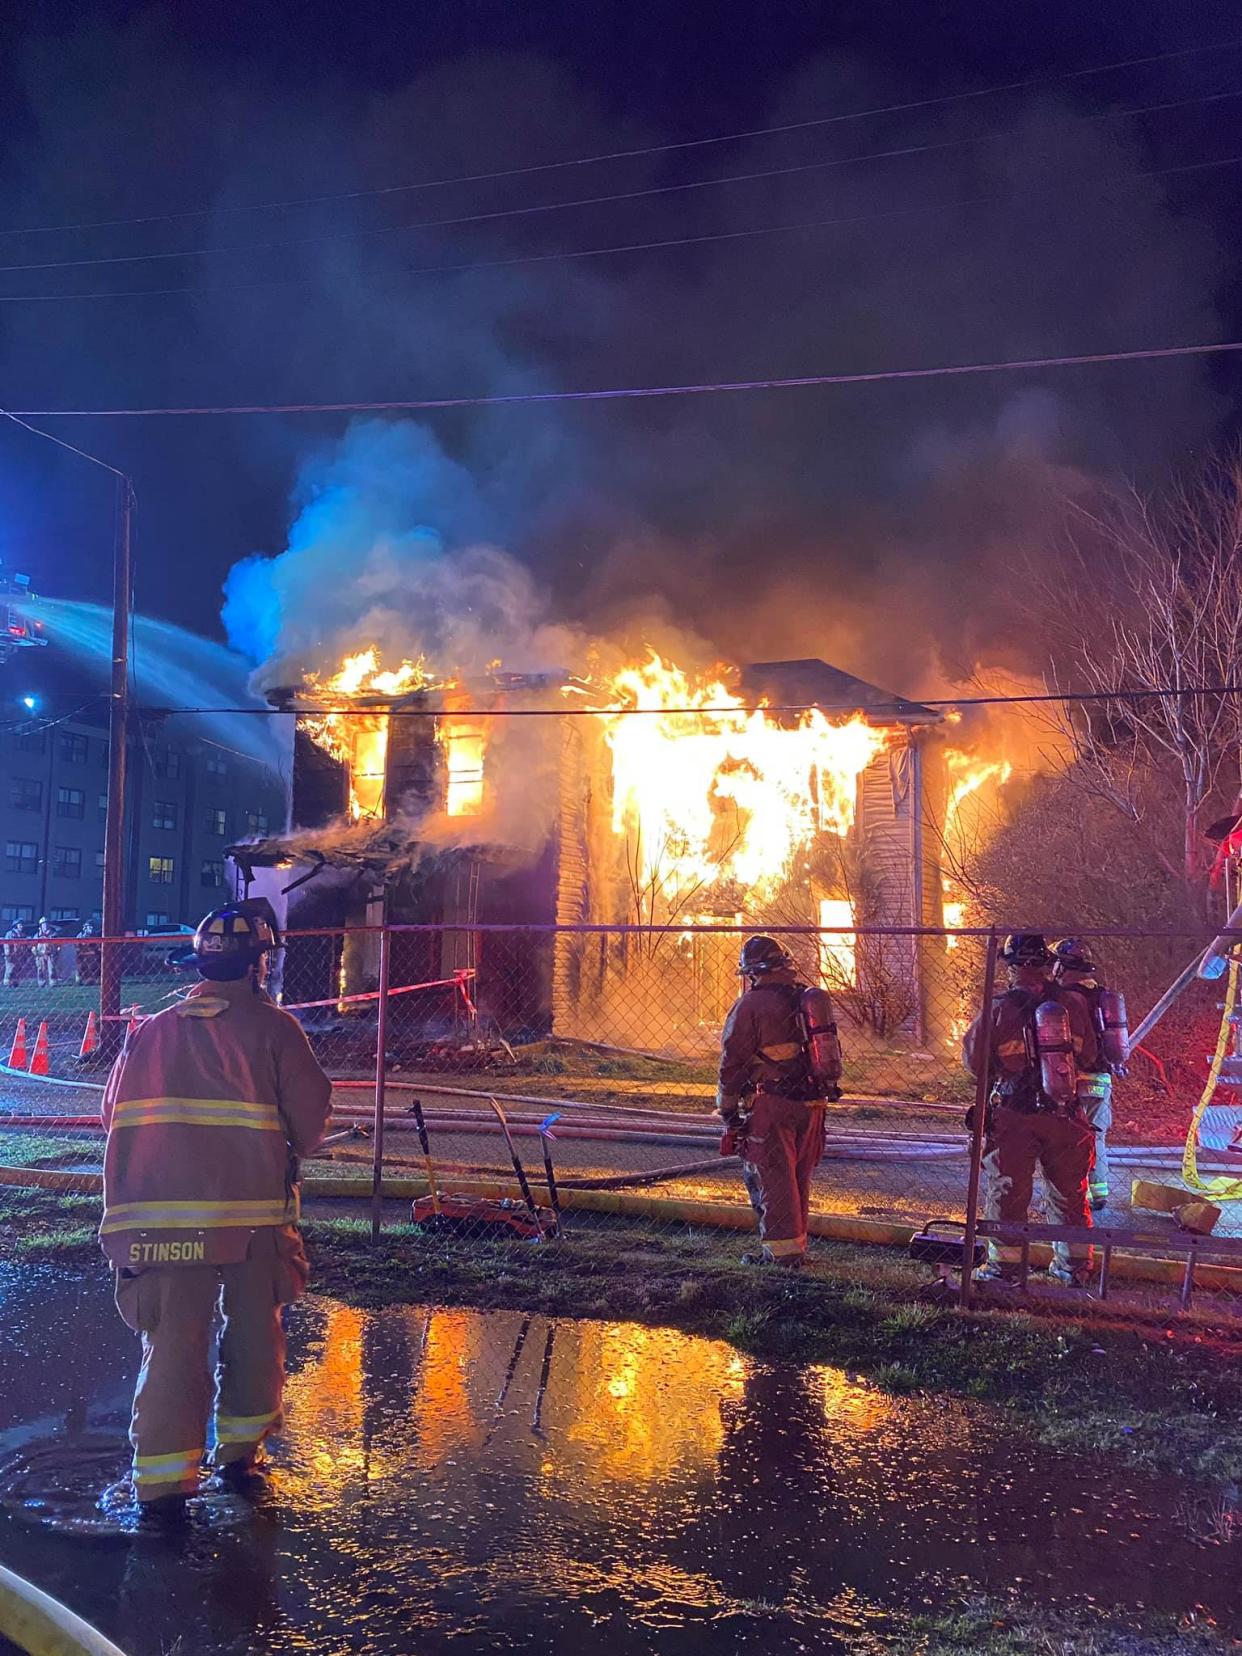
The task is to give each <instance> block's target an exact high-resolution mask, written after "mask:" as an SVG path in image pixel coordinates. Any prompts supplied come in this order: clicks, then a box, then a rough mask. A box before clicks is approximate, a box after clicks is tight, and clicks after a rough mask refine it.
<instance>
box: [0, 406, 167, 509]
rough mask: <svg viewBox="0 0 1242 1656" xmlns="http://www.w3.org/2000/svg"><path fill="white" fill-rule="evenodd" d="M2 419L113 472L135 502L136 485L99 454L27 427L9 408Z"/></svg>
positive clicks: (5, 410)
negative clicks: (10, 421) (88, 451)
mask: <svg viewBox="0 0 1242 1656" xmlns="http://www.w3.org/2000/svg"><path fill="white" fill-rule="evenodd" d="M0 417H2V418H4V419H6V420H12V422H13V424H14V425H16V426H21V428H22V430H23V431H28V432H30V434H31V435H32V436H34V437H45V438H46V439H47V441H48V442H49V443H55V444H56V446H57V448H63V449H68V450H69V453H70V454H76V455H77V456H78V458H79V459H80V460H89V461H90V463H91V465H92V466H102V468H103V469H104V471H106V472H111V473H112V475H113V477H119V478H120V480H121V482H122V483H123V484H124V485H125V487H126V489H127V490H128V491H129V498H130V499H131V501H132V500H133V498H134V485H133V484H132V483H131V482H130V480H129V478H128V477H127V476H126V474H125V473H124V472H123V471H119V470H118V469H117V468H116V467H115V466H110V465H109V464H108V462H107V461H106V460H101V459H100V458H99V456H98V455H97V454H88V453H87V451H86V450H85V449H80V448H75V447H74V445H73V444H72V443H67V442H65V440H64V438H63V437H54V436H53V435H52V433H51V432H50V431H40V430H39V428H38V426H32V425H27V424H26V421H25V420H23V419H22V418H21V417H20V416H19V415H17V414H12V413H10V412H9V410H8V409H7V408H0Z"/></svg>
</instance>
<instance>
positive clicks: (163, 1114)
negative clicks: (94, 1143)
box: [112, 1098, 284, 1133]
mask: <svg viewBox="0 0 1242 1656" xmlns="http://www.w3.org/2000/svg"><path fill="white" fill-rule="evenodd" d="M167 1122H172V1123H176V1124H179V1125H183V1126H190V1127H250V1128H253V1129H254V1130H255V1131H256V1132H262V1133H279V1132H283V1130H284V1129H283V1127H282V1125H281V1120H280V1117H279V1115H278V1114H277V1112H276V1108H275V1106H274V1105H272V1104H256V1103H253V1102H249V1101H247V1100H245V1099H240V1098H126V1099H122V1100H121V1102H120V1103H119V1104H118V1105H117V1106H116V1107H115V1109H114V1110H113V1112H112V1126H113V1128H114V1129H115V1128H118V1127H145V1126H151V1125H162V1124H164V1123H167Z"/></svg>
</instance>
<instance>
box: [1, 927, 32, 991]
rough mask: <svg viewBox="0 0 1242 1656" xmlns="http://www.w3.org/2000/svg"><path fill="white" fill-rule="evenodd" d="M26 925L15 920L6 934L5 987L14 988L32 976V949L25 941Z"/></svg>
mask: <svg viewBox="0 0 1242 1656" xmlns="http://www.w3.org/2000/svg"><path fill="white" fill-rule="evenodd" d="M25 936H26V927H25V925H24V924H23V922H22V921H20V920H14V922H13V924H12V925H11V926H10V927H9V929H8V931H6V932H5V934H4V987H5V988H6V989H12V988H14V987H15V986H16V985H17V984H19V983H24V982H25V981H26V979H27V978H28V977H29V976H30V950H29V948H28V947H27V946H26V943H25V941H24V939H25Z"/></svg>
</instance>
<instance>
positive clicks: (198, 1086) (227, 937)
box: [100, 900, 332, 1518]
mask: <svg viewBox="0 0 1242 1656" xmlns="http://www.w3.org/2000/svg"><path fill="white" fill-rule="evenodd" d="M280 947H281V940H280V935H279V932H278V930H277V927H276V922H275V916H274V915H273V914H272V911H271V908H270V905H268V904H267V903H266V902H263V901H262V900H260V901H257V902H242V903H235V904H231V905H229V906H226V907H224V908H220V909H217V910H215V911H214V912H213V913H212V914H209V915H208V916H207V917H206V919H204V920H203V921H202V923H201V924H200V926H199V928H198V930H197V932H196V933H195V936H194V954H195V960H196V964H197V968H198V971H199V974H200V976H201V978H202V982H200V983H197V984H195V985H194V987H193V988H192V989H191V990H190V992H189V994H188V995H187V996H186V998H185V999H184V1000H183V1001H181V1002H179V1003H178V1004H177V1005H176V1006H173V1007H170V1008H169V1009H168V1010H167V1011H164V1012H160V1013H158V1014H157V1015H156V1016H154V1017H151V1018H147V1019H145V1020H144V1021H142V1022H141V1023H138V1024H136V1025H135V1026H133V1027H132V1028H131V1030H130V1033H129V1035H128V1037H127V1039H126V1043H125V1048H124V1050H123V1051H122V1053H121V1056H120V1058H119V1059H118V1060H117V1062H116V1065H115V1067H114V1069H113V1071H112V1074H111V1076H110V1077H109V1080H108V1085H107V1088H106V1090H105V1093H104V1102H103V1120H104V1126H105V1127H106V1129H107V1133H108V1139H107V1146H106V1149H105V1152H104V1214H103V1221H102V1223H101V1225H100V1243H101V1245H102V1247H103V1250H104V1252H105V1253H106V1254H107V1256H108V1258H109V1260H110V1261H111V1263H112V1264H113V1265H114V1266H115V1267H116V1270H117V1291H116V1298H117V1307H118V1309H119V1311H120V1313H121V1315H122V1317H123V1318H124V1319H125V1321H126V1323H128V1325H129V1326H130V1327H131V1328H132V1329H134V1331H135V1332H136V1333H138V1334H140V1335H141V1336H142V1366H141V1368H140V1370H139V1374H138V1384H137V1387H136V1389H135V1392H134V1410H133V1420H132V1424H131V1427H130V1440H131V1442H132V1443H133V1446H134V1462H133V1482H134V1489H135V1493H136V1495H137V1497H138V1500H139V1502H140V1503H142V1510H143V1514H144V1516H151V1517H162V1518H175V1517H176V1516H177V1515H178V1513H179V1512H180V1511H181V1510H182V1509H183V1507H184V1500H185V1497H186V1496H187V1495H190V1494H192V1493H193V1492H194V1491H195V1490H196V1489H197V1487H198V1476H199V1465H200V1462H201V1461H202V1459H203V1453H204V1447H205V1435H206V1427H207V1421H208V1416H209V1415H210V1414H211V1413H212V1388H211V1375H210V1371H209V1350H210V1345H211V1335H212V1327H213V1321H214V1318H215V1313H216V1310H217V1306H219V1309H220V1310H221V1312H222V1314H223V1332H222V1333H221V1336H220V1347H219V1366H218V1369H217V1374H216V1388H215V1405H214V1425H215V1453H214V1461H215V1465H216V1467H217V1469H218V1471H219V1473H220V1476H221V1477H222V1479H223V1481H224V1482H225V1483H226V1484H229V1485H231V1486H233V1487H236V1488H239V1489H246V1488H248V1487H250V1486H251V1483H252V1481H253V1480H254V1479H255V1474H256V1473H257V1472H258V1471H259V1469H260V1467H261V1445H262V1443H263V1440H264V1439H265V1438H266V1437H267V1436H268V1434H269V1433H270V1432H273V1431H276V1430H278V1429H279V1426H280V1419H281V1407H280V1406H281V1393H282V1390H283V1386H284V1332H283V1329H282V1326H281V1309H280V1308H281V1307H282V1306H283V1305H287V1304H289V1303H290V1302H291V1301H293V1300H295V1299H297V1297H298V1296H299V1295H300V1294H301V1293H302V1291H303V1289H304V1288H305V1286H306V1280H307V1263H306V1255H305V1253H304V1251H303V1248H302V1243H301V1239H300V1237H299V1234H298V1230H297V1223H296V1221H297V1211H298V1209H297V1158H299V1157H301V1156H305V1155H306V1154H307V1153H308V1152H309V1151H311V1150H312V1149H314V1147H315V1145H316V1144H318V1142H319V1140H320V1139H321V1138H322V1136H323V1132H324V1128H325V1126H326V1124H327V1119H328V1111H329V1106H330V1100H331V1095H332V1085H331V1082H330V1081H329V1080H328V1078H327V1076H326V1075H325V1074H324V1072H323V1071H322V1069H320V1067H319V1064H318V1063H317V1062H316V1060H315V1057H314V1055H313V1053H312V1052H311V1049H310V1044H309V1042H308V1041H307V1039H306V1036H305V1035H304V1034H303V1032H302V1029H301V1026H300V1025H299V1024H298V1023H297V1021H296V1019H294V1018H293V1016H292V1015H291V1014H290V1013H288V1012H284V1011H282V1010H281V1009H280V1008H279V1007H278V1006H277V1005H276V1004H275V1002H274V1001H273V1000H271V998H270V997H269V996H268V994H267V992H266V990H265V989H264V987H263V984H264V980H265V977H266V973H267V964H268V958H269V956H270V955H271V953H272V951H273V950H274V949H278V948H280Z"/></svg>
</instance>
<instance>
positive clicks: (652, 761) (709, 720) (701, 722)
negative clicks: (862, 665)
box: [600, 650, 886, 905]
mask: <svg viewBox="0 0 1242 1656" xmlns="http://www.w3.org/2000/svg"><path fill="white" fill-rule="evenodd" d="M611 688H612V690H613V693H614V695H615V697H616V702H615V703H614V706H613V708H611V709H609V710H607V711H601V715H600V716H601V718H602V719H603V720H604V721H605V726H606V730H607V739H608V744H609V747H610V748H611V751H612V762H613V810H612V826H613V829H614V831H615V832H616V833H617V834H619V835H623V836H625V838H626V839H627V841H628V843H629V845H630V847H631V863H632V865H633V868H634V872H635V875H636V877H637V878H638V880H640V881H641V884H642V885H643V886H644V887H646V888H648V889H650V890H653V891H655V890H658V891H659V892H660V894H661V895H662V896H663V897H664V898H665V899H667V900H668V901H669V902H670V903H671V904H674V905H676V903H677V902H678V901H679V900H680V901H684V900H685V899H686V898H687V897H689V896H690V895H691V894H692V893H699V894H703V893H705V892H707V891H709V890H710V889H711V888H713V887H714V888H717V889H720V888H723V887H726V886H737V887H741V888H742V889H743V890H744V891H745V892H746V893H747V894H748V895H749V896H751V897H752V898H756V899H759V900H764V899H767V898H770V897H772V896H774V895H775V894H776V893H777V892H778V891H779V890H780V889H781V887H782V886H783V885H784V884H785V883H786V882H787V881H788V880H789V879H790V878H791V876H792V875H794V874H795V873H796V870H797V863H798V859H799V857H800V855H802V854H804V853H805V851H806V850H807V849H808V848H809V846H810V845H811V844H812V842H813V841H814V839H815V836H816V835H817V834H824V833H831V834H836V835H839V836H842V837H844V836H845V835H846V834H847V833H848V832H849V830H850V828H851V826H852V825H853V822H854V815H855V810H856V802H857V788H858V778H859V775H860V774H861V772H862V771H863V770H864V769H865V768H866V766H867V765H868V764H869V763H870V762H871V760H872V759H873V758H874V757H875V755H876V754H877V753H879V752H880V751H881V749H882V748H883V747H884V746H885V742H886V735H885V733H884V731H883V730H876V729H874V728H873V727H872V726H871V725H869V724H868V723H867V722H866V720H865V719H864V718H862V716H861V715H859V714H855V715H854V716H853V717H852V718H850V719H848V720H845V721H842V722H838V723H833V722H831V721H830V720H829V719H827V718H826V717H825V716H824V715H823V714H822V713H821V712H819V711H818V709H812V710H810V711H808V712H804V713H802V714H800V715H798V718H797V722H796V723H792V722H789V721H786V720H783V719H782V718H780V717H779V716H778V715H775V714H771V713H768V712H766V711H764V710H763V709H762V708H759V709H757V710H755V711H752V712H747V711H746V709H745V706H744V704H743V703H742V702H741V700H740V699H739V698H738V697H737V696H736V695H735V694H734V693H733V692H732V691H731V690H730V689H729V688H728V687H727V685H726V684H725V683H724V682H723V680H722V679H721V678H720V677H711V676H708V677H699V678H692V677H691V676H690V675H689V674H688V673H686V672H684V671H683V670H682V669H681V668H679V667H676V666H673V665H672V664H671V663H669V662H666V661H664V660H662V659H661V657H660V656H658V655H657V654H656V653H655V651H654V650H653V651H652V652H651V654H650V655H649V657H648V659H647V661H646V662H645V663H643V664H642V665H641V666H634V667H629V668H626V669H625V670H624V671H623V672H621V673H618V674H617V675H616V677H615V678H614V679H613V681H612V686H611ZM618 709H638V710H639V711H637V712H632V713H630V712H621V711H618ZM703 709H711V712H709V713H707V712H703V711H701V710H703Z"/></svg>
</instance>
